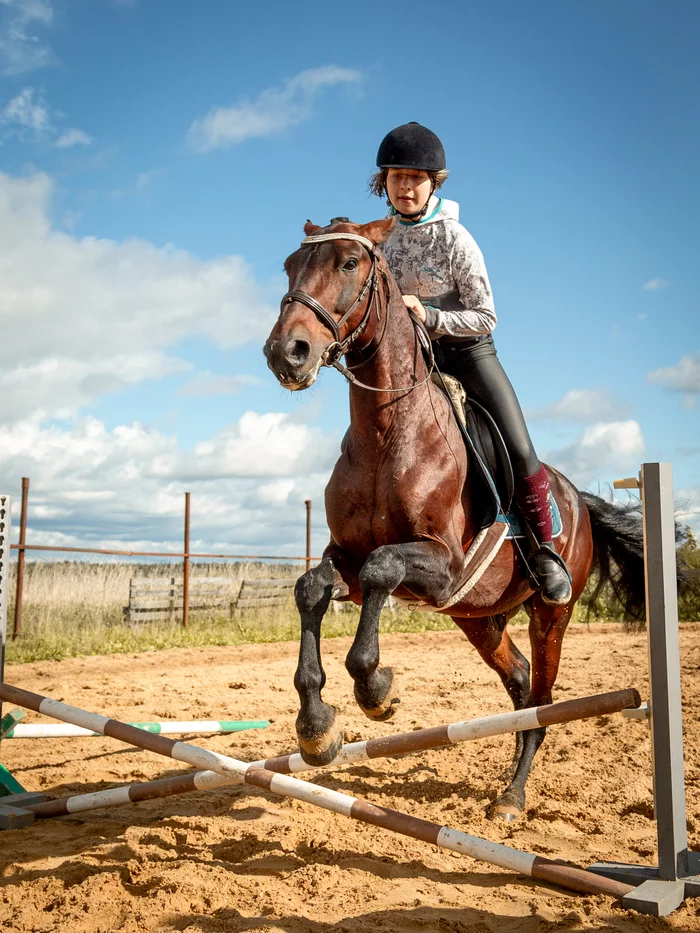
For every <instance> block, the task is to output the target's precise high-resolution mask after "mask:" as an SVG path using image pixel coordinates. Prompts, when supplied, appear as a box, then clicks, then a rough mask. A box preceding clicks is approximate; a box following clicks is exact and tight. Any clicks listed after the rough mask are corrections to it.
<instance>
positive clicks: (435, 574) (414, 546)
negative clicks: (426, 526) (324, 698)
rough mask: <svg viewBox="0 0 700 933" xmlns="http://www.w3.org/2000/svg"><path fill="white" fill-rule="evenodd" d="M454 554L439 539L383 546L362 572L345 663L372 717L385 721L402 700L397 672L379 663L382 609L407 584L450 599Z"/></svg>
mask: <svg viewBox="0 0 700 933" xmlns="http://www.w3.org/2000/svg"><path fill="white" fill-rule="evenodd" d="M451 584H452V567H451V558H450V555H449V553H448V551H447V549H446V548H445V547H444V546H443V545H441V544H437V543H435V542H434V541H419V542H415V541H414V542H411V543H408V544H388V545H384V546H383V547H379V548H377V550H376V551H373V552H372V553H371V554H370V556H369V557H368V558H367V561H366V562H365V565H364V567H363V568H362V570H361V571H360V587H361V589H362V611H361V613H360V621H359V624H358V626H357V632H356V633H355V640H354V641H353V644H352V647H351V648H350V651H349V652H348V656H347V658H346V660H345V666H346V668H347V670H348V673H349V674H350V676H351V677H352V678H353V680H354V681H355V699H356V700H357V703H358V706H359V707H360V709H361V710H362V711H363V713H364V714H365V715H366V716H367V717H369V718H370V719H374V720H376V721H384V720H385V719H389V718H390V717H391V716H393V715H394V713H395V711H396V707H397V705H398V703H399V702H400V700H399V696H398V691H397V689H396V683H395V680H394V672H393V671H392V669H391V668H390V667H380V666H379V614H380V612H381V610H382V607H383V606H384V603H385V602H386V599H387V597H388V596H390V595H391V593H393V592H394V590H395V589H396V588H397V587H398V586H400V585H403V586H404V587H405V588H406V589H408V590H410V591H411V592H412V593H414V594H415V595H416V596H417V597H418V598H421V599H429V600H430V601H432V602H434V604H435V605H440V604H441V602H444V601H445V600H446V599H448V598H449V594H450V589H451Z"/></svg>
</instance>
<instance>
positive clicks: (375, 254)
mask: <svg viewBox="0 0 700 933" xmlns="http://www.w3.org/2000/svg"><path fill="white" fill-rule="evenodd" d="M330 240H356V241H357V242H358V243H361V244H362V245H363V246H364V247H365V249H366V250H367V252H368V253H369V254H370V257H371V259H372V267H371V269H370V271H369V275H368V276H367V278H366V279H365V283H364V285H363V286H362V288H361V289H360V293H359V294H358V296H357V298H356V299H355V300H354V301H353V303H352V304H351V305H350V307H349V308H348V309H347V310H346V311H345V312H343V314H342V316H341V318H340V320H339V321H336V320H335V318H334V317H333V316H332V315H331V313H330V312H329V311H327V310H326V308H324V307H323V305H322V304H321V302H320V301H317V300H316V299H315V298H314V297H313V295H309V294H307V293H306V292H304V291H301V289H295V290H294V291H290V292H287V294H286V295H284V297H283V298H282V301H281V304H280V308H281V310H284V308H285V306H286V305H288V304H291V303H292V302H294V301H298V302H299V303H300V304H303V305H306V307H307V308H309V310H310V311H313V313H314V314H315V315H316V317H317V318H318V319H319V321H321V323H322V324H324V325H325V326H326V327H327V328H328V330H329V331H330V332H331V334H333V337H334V340H333V342H332V343H330V344H329V345H328V346H327V347H326V349H325V350H324V351H323V354H322V356H321V365H322V366H332V367H333V368H334V369H337V370H338V372H339V373H340V374H341V375H342V376H345V378H346V379H347V380H348V382H350V383H351V384H352V385H356V386H358V388H361V389H368V390H369V391H370V392H411V391H412V390H413V389H417V388H419V387H420V386H422V385H425V383H426V382H428V380H429V379H430V377H431V376H432V374H433V370H434V368H435V359H434V357H433V351H432V345H431V343H430V339H429V338H428V337H427V333H425V329H424V328H423V327H420V328H418V334H419V338H420V343H421V344H422V345H423V347H424V348H425V347H427V349H428V355H429V360H430V365H429V368H428V375H427V376H426V377H425V379H423V380H422V381H421V382H414V383H413V385H411V386H403V387H402V388H398V389H380V388H377V387H376V386H370V385H367V384H366V383H364V382H360V380H359V379H358V378H357V377H356V376H355V375H354V373H352V372H351V371H350V370H351V369H358V368H359V367H360V366H363V365H364V364H365V363H368V362H369V360H371V359H372V357H373V356H374V355H375V354H376V353H377V351H378V350H379V347H380V346H381V343H382V341H383V340H384V337H385V336H386V332H387V328H388V323H389V320H388V319H389V305H388V303H387V308H386V312H385V315H386V316H385V324H384V330H383V331H382V335H381V337H380V339H379V344H378V345H377V347H375V349H374V352H373V353H372V355H371V356H370V357H368V359H366V360H363V361H362V362H360V363H358V364H356V365H355V366H352V367H347V366H344V365H343V364H342V363H341V362H340V357H341V356H342V355H343V354H344V353H345V352H346V351H347V350H348V349H349V348H350V347H351V346H352V344H353V343H354V342H355V340H357V338H358V337H360V336H361V335H362V334H363V333H364V331H365V329H366V327H367V324H368V323H369V319H370V316H371V313H372V305H375V309H376V314H377V320H380V317H379V299H378V297H377V292H378V282H377V271H378V268H379V257H380V254H379V251H378V249H377V247H376V245H375V244H374V243H373V242H372V241H371V240H368V239H367V237H363V236H360V234H359V233H319V234H316V235H314V236H307V237H305V238H304V239H303V240H302V241H301V245H302V246H306V245H307V244H308V243H326V242H328V241H330ZM368 291H369V292H371V294H370V297H369V301H368V302H367V307H366V308H365V313H364V314H363V315H362V320H361V321H360V323H359V324H358V325H357V327H356V328H355V329H354V330H352V331H350V333H349V334H348V335H347V336H346V337H345V338H344V339H343V340H341V338H340V329H341V327H342V326H343V324H345V323H346V322H347V321H348V319H349V318H350V316H351V314H352V313H353V311H354V310H355V308H356V307H357V306H358V305H359V304H360V302H361V301H362V300H363V299H364V298H365V296H366V295H367V292H368ZM411 317H412V319H413V321H414V323H416V321H417V319H416V318H415V316H414V315H413V314H411ZM414 379H415V376H414Z"/></svg>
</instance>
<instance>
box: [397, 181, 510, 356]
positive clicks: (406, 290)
mask: <svg viewBox="0 0 700 933" xmlns="http://www.w3.org/2000/svg"><path fill="white" fill-rule="evenodd" d="M391 213H392V214H393V213H394V211H393V209H392V212H391ZM383 252H384V255H385V256H386V260H387V262H388V263H389V268H390V269H391V271H392V273H393V274H394V277H395V278H396V281H397V282H398V284H399V288H400V289H401V292H402V294H404V295H416V296H417V297H418V298H420V300H421V302H422V303H423V304H424V305H425V309H426V315H427V317H426V322H425V324H426V328H427V330H428V333H429V334H430V336H431V337H432V338H433V339H437V338H438V337H443V336H444V337H446V338H447V340H448V341H452V340H464V339H466V338H469V337H477V336H479V335H481V334H490V333H491V331H492V330H493V329H494V327H495V326H496V312H495V310H494V306H493V295H492V294H491V285H490V284H489V277H488V275H487V273H486V266H485V264H484V257H483V256H482V255H481V250H480V249H479V247H478V246H477V245H476V243H475V241H474V238H473V237H472V236H471V234H470V233H469V232H468V231H467V230H465V228H464V227H463V226H462V225H461V223H460V222H459V205H458V204H457V202H456V201H447V200H445V199H443V198H438V197H436V196H435V195H433V196H432V197H431V199H430V202H429V204H428V211H427V214H426V216H425V218H424V219H423V220H421V221H419V222H418V223H417V224H414V223H411V222H406V221H401V220H399V221H398V222H397V224H396V226H395V228H394V231H393V233H392V235H391V237H390V238H389V240H388V241H387V242H386V243H385V244H384V247H383Z"/></svg>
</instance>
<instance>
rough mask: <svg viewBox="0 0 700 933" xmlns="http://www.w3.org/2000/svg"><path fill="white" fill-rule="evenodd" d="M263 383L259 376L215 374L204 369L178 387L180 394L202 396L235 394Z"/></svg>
mask: <svg viewBox="0 0 700 933" xmlns="http://www.w3.org/2000/svg"><path fill="white" fill-rule="evenodd" d="M258 385H262V380H260V379H259V378H258V377H257V376H246V375H240V376H215V375H214V373H210V372H209V371H204V372H201V373H197V375H196V376H195V377H194V379H190V381H189V382H186V383H185V384H184V385H182V386H180V388H179V389H178V392H177V394H178V395H198V396H202V397H208V396H214V395H235V394H236V393H237V392H240V391H241V390H242V389H244V388H245V387H246V386H258Z"/></svg>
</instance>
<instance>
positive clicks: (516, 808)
mask: <svg viewBox="0 0 700 933" xmlns="http://www.w3.org/2000/svg"><path fill="white" fill-rule="evenodd" d="M523 807H524V804H523V805H520V804H519V803H518V802H517V801H516V799H515V795H513V794H509V793H505V794H502V795H501V796H500V797H497V798H496V799H495V800H494V802H493V803H492V804H491V806H490V807H489V808H488V809H487V811H486V816H487V817H488V818H489V819H490V820H500V821H501V822H503V823H514V822H515V821H516V820H519V819H520V817H521V816H522V815H523Z"/></svg>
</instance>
